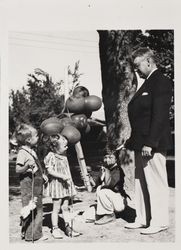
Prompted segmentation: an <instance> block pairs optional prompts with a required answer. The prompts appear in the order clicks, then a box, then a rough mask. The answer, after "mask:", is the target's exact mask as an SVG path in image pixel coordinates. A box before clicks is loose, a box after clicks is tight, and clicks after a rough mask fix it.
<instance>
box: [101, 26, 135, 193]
mask: <svg viewBox="0 0 181 250" xmlns="http://www.w3.org/2000/svg"><path fill="white" fill-rule="evenodd" d="M98 33H99V38H100V40H99V52H100V62H101V74H102V97H103V103H104V109H105V119H106V125H107V139H108V142H107V146H106V150H107V151H112V150H115V149H116V148H117V147H118V146H119V145H121V144H122V143H124V142H125V141H126V140H127V139H128V138H129V136H130V132H131V129H130V124H129V119H128V112H127V107H128V103H129V101H130V100H131V98H132V96H133V95H134V93H135V91H136V86H137V79H136V75H135V73H134V69H133V64H132V60H131V57H130V54H131V50H132V47H133V46H132V44H133V40H134V39H135V36H136V34H137V33H138V31H124V30H122V31H98ZM118 161H119V163H120V164H121V166H122V168H123V169H124V172H125V189H126V190H127V191H128V192H129V191H133V189H134V184H133V183H134V181H133V180H134V161H133V153H131V152H129V151H124V153H123V152H121V151H120V152H119V157H118ZM130 195H131V193H130Z"/></svg>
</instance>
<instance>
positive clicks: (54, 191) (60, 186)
mask: <svg viewBox="0 0 181 250" xmlns="http://www.w3.org/2000/svg"><path fill="white" fill-rule="evenodd" d="M50 141H51V145H52V146H51V152H49V153H48V155H47V156H46V157H45V159H44V163H45V168H46V169H47V172H48V174H49V182H48V185H47V187H46V188H45V192H46V195H48V196H50V197H52V201H53V211H52V214H51V220H52V236H53V237H54V238H55V239H61V238H63V236H64V235H63V234H62V232H61V230H60V229H59V227H58V214H59V211H60V208H61V210H62V215H63V219H64V221H65V234H66V235H67V236H71V237H75V236H79V235H80V233H78V232H75V231H74V230H73V228H71V217H70V206H69V204H70V202H71V201H72V199H73V196H74V195H75V194H76V190H75V186H74V183H73V181H72V177H71V173H70V168H69V164H68V160H67V157H66V150H67V144H68V140H67V139H66V138H65V137H64V136H62V135H60V134H56V135H52V136H50Z"/></svg>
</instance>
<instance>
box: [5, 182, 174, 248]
mask: <svg viewBox="0 0 181 250" xmlns="http://www.w3.org/2000/svg"><path fill="white" fill-rule="evenodd" d="M129 194H130V196H131V197H132V201H129V202H128V207H127V208H126V209H125V211H123V212H122V213H120V214H118V215H117V219H116V221H115V222H111V223H108V224H106V225H94V224H93V223H85V220H84V211H86V210H87V209H88V208H89V206H90V205H92V204H95V199H96V194H95V192H88V191H86V190H82V191H80V190H79V191H78V194H77V198H76V200H75V201H74V204H73V212H74V214H75V215H76V216H75V219H74V222H73V226H74V228H75V229H76V230H77V231H79V232H81V233H82V235H80V236H79V237H76V238H68V237H66V236H65V238H64V239H61V240H55V239H53V238H52V236H51V233H50V227H51V224H50V214H51V209H52V203H51V199H50V198H47V197H46V198H44V199H43V203H44V222H43V231H44V233H45V234H46V235H48V237H49V238H48V240H46V241H44V244H47V243H58V242H60V243H61V242H70V243H73V242H88V243H89V242H112V243H113V242H114V243H116V242H174V241H175V208H174V204H175V203H174V199H175V189H174V188H170V203H169V204H170V205H169V213H170V228H169V229H168V230H167V231H163V232H160V233H158V234H155V235H150V236H145V235H141V234H140V230H139V229H137V230H128V229H125V228H124V225H125V224H126V223H127V222H131V221H133V220H134V217H135V210H134V197H133V193H129ZM9 199H10V202H9V213H10V214H9V216H10V225H9V226H10V231H9V239H10V243H20V242H23V241H22V240H21V239H20V225H19V212H20V209H21V197H20V190H19V187H18V186H14V187H13V186H10V197H9ZM60 216H61V215H60ZM27 244H30V243H27ZM35 244H37V243H35Z"/></svg>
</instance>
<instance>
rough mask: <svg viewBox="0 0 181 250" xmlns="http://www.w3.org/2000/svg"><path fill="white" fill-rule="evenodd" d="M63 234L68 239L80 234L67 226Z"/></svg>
mask: <svg viewBox="0 0 181 250" xmlns="http://www.w3.org/2000/svg"><path fill="white" fill-rule="evenodd" d="M65 234H66V235H67V236H68V237H78V236H80V235H81V233H79V232H76V231H75V230H74V229H72V228H71V227H70V226H69V225H67V226H66V227H65Z"/></svg>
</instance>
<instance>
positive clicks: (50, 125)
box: [40, 117, 63, 135]
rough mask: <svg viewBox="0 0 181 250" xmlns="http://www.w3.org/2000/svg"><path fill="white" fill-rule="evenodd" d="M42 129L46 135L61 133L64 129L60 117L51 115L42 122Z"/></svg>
mask: <svg viewBox="0 0 181 250" xmlns="http://www.w3.org/2000/svg"><path fill="white" fill-rule="evenodd" d="M40 129H41V131H42V132H43V133H44V134H46V135H54V134H57V133H60V132H61V130H62V129H63V126H62V124H61V123H60V119H58V118H56V117H51V118H48V119H46V120H44V121H43V122H42V123H41V125H40Z"/></svg>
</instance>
